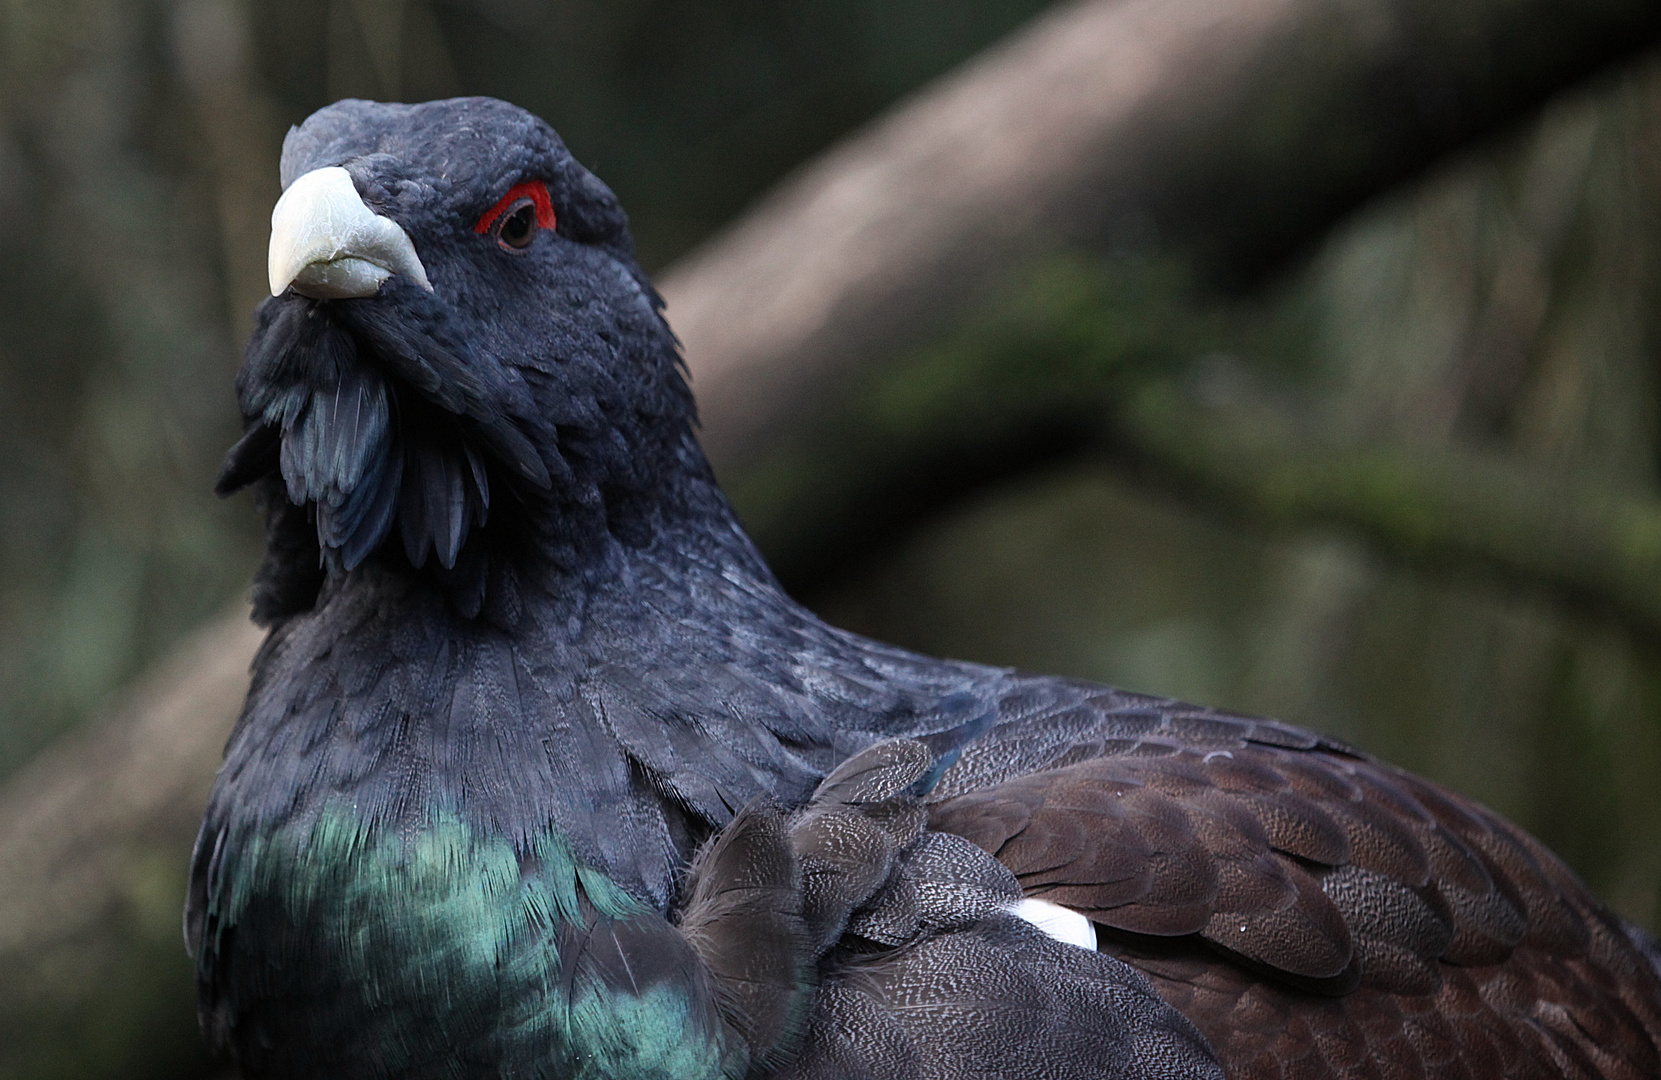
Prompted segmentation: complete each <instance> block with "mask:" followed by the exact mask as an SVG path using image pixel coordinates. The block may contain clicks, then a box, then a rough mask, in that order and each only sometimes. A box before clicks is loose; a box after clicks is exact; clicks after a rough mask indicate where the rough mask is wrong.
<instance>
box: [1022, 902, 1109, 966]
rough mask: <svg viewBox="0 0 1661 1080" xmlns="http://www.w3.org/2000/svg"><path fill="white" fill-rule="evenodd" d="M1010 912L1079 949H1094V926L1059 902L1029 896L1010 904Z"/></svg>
mask: <svg viewBox="0 0 1661 1080" xmlns="http://www.w3.org/2000/svg"><path fill="white" fill-rule="evenodd" d="M1009 911H1010V914H1012V915H1015V916H1016V917H1018V918H1022V919H1025V920H1026V921H1027V922H1029V923H1031V924H1032V925H1034V926H1036V927H1038V929H1040V930H1042V931H1044V933H1046V934H1048V935H1050V936H1051V937H1053V938H1055V939H1056V940H1057V941H1064V942H1066V943H1067V944H1068V945H1077V946H1078V947H1079V948H1081V949H1089V950H1090V951H1091V952H1095V950H1096V928H1095V927H1094V926H1092V925H1091V924H1090V920H1089V919H1086V918H1085V917H1084V916H1083V915H1080V914H1079V913H1078V912H1076V911H1071V910H1069V909H1067V908H1064V907H1062V906H1061V905H1060V904H1052V903H1050V902H1049V901H1048V900H1040V899H1038V898H1037V897H1035V896H1029V897H1027V898H1026V899H1024V900H1021V901H1020V902H1018V903H1016V904H1014V905H1012V906H1011V907H1010V909H1009Z"/></svg>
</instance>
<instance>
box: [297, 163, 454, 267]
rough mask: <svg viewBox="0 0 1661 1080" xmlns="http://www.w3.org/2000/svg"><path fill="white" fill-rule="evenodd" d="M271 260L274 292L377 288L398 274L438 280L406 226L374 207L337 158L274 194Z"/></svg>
mask: <svg viewBox="0 0 1661 1080" xmlns="http://www.w3.org/2000/svg"><path fill="white" fill-rule="evenodd" d="M266 268H267V270H268V272H269V273H270V276H271V295H272V296H279V295H281V294H282V292H283V290H284V289H288V288H291V287H292V288H293V289H294V291H295V292H297V293H300V294H301V295H302V296H310V297H314V298H316V299H319V300H338V299H344V298H346V297H361V296H374V295H375V294H376V293H377V292H379V291H380V288H381V283H382V282H383V281H385V280H386V279H387V278H389V277H391V276H392V275H393V274H407V275H408V276H409V277H410V278H412V279H413V280H414V281H415V282H416V284H418V285H420V286H421V287H422V288H423V289H426V290H427V291H428V292H431V291H432V288H433V286H432V283H431V282H430V281H428V280H427V270H426V267H424V266H422V265H421V259H420V257H419V256H417V255H416V254H415V245H414V244H413V243H411V242H410V238H409V234H408V233H406V232H404V230H403V229H402V228H401V227H400V226H399V225H398V223H397V222H396V221H393V220H392V219H391V218H388V217H382V216H381V215H380V214H377V213H375V212H374V211H373V210H371V209H369V207H368V206H367V205H366V204H365V203H364V201H363V199H362V198H361V197H360V196H359V195H358V191H357V188H356V187H355V186H353V184H352V177H351V174H349V173H348V172H347V171H346V170H345V169H343V168H341V167H340V166H338V165H331V166H329V167H328V168H324V169H313V170H312V171H311V172H309V173H306V174H305V175H304V176H301V177H299V178H298V179H297V180H295V181H294V183H292V184H290V185H288V190H287V191H285V192H283V196H282V198H280V199H278V200H277V205H276V207H275V208H273V209H272V211H271V250H270V255H269V259H268V261H267V264H266Z"/></svg>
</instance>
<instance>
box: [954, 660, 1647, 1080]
mask: <svg viewBox="0 0 1661 1080" xmlns="http://www.w3.org/2000/svg"><path fill="white" fill-rule="evenodd" d="M1052 685H1053V684H1052ZM1081 692H1082V691H1081ZM1033 696H1034V695H1032V694H1029V695H1028V697H1027V698H1024V699H1022V700H1021V701H1020V702H1018V703H1016V705H1015V707H1014V708H1013V709H1009V710H1008V711H1013V712H1016V713H1018V714H1021V715H1020V716H1019V717H1012V718H1011V720H1012V723H1011V724H1010V728H1009V730H1011V731H1012V732H1013V730H1014V729H1015V727H1016V723H1015V722H1016V721H1018V722H1019V723H1020V724H1022V725H1033V716H1032V714H1033V713H1035V712H1036V713H1042V712H1043V706H1044V704H1045V702H1043V701H1042V700H1037V701H1034V700H1032V698H1033ZM1049 704H1051V705H1052V706H1062V707H1061V708H1057V709H1056V710H1055V712H1054V715H1053V718H1049V722H1048V725H1047V726H1046V725H1045V723H1044V722H1043V720H1044V718H1040V722H1039V723H1038V724H1036V725H1034V726H1035V727H1037V728H1038V729H1039V730H1041V731H1043V732H1044V734H1042V735H1040V736H1039V737H1037V738H1033V737H1030V736H1023V737H1022V738H1023V739H1024V740H1025V741H1023V742H1022V744H1021V745H1019V746H1017V747H1015V748H1014V749H1013V752H1008V751H1010V749H1011V748H1010V747H1009V746H1008V745H1007V744H1006V745H995V746H994V747H988V749H987V750H986V751H985V752H981V753H976V752H975V751H976V748H971V750H970V751H969V752H966V753H965V755H964V759H963V760H962V761H960V762H959V763H958V764H957V765H956V766H954V767H953V769H951V770H949V771H948V772H947V773H946V775H945V777H944V778H943V780H942V783H941V786H940V788H939V795H938V796H937V797H938V798H939V799H940V801H938V802H937V803H936V804H935V805H934V807H933V808H932V812H931V820H930V824H931V827H933V828H935V829H938V830H941V831H944V832H950V833H956V834H957V835H959V836H963V837H965V838H967V839H969V840H971V841H973V842H974V843H976V844H977V845H979V846H980V847H982V848H983V849H985V850H986V851H989V852H991V853H992V854H994V855H996V856H997V857H998V859H999V860H1000V861H1001V862H1003V863H1004V864H1005V865H1006V866H1008V867H1009V868H1010V869H1011V870H1012V871H1014V872H1015V874H1016V876H1017V878H1018V879H1019V880H1020V882H1021V885H1022V888H1023V889H1024V890H1025V891H1026V892H1027V894H1028V895H1035V896H1042V897H1044V898H1045V899H1048V900H1052V901H1054V902H1056V903H1059V904H1062V905H1065V906H1067V907H1071V908H1073V909H1075V910H1078V911H1081V912H1083V913H1084V914H1086V915H1087V916H1089V918H1090V919H1091V920H1092V921H1093V922H1095V923H1096V924H1097V926H1098V927H1099V929H1100V938H1101V945H1102V948H1103V949H1104V950H1105V951H1108V952H1111V953H1114V954H1116V955H1118V956H1120V957H1121V958H1123V959H1125V960H1127V961H1130V962H1132V963H1134V964H1136V965H1137V966H1139V967H1141V968H1143V969H1144V970H1145V971H1147V972H1148V973H1149V975H1150V976H1151V977H1152V978H1153V980H1154V983H1155V985H1156V987H1157V988H1158V989H1159V991H1160V993H1161V994H1162V995H1163V996H1164V997H1165V998H1166V999H1167V1000H1168V1001H1170V1002H1171V1003H1172V1004H1173V1005H1175V1006H1176V1007H1177V1008H1178V1009H1179V1010H1180V1011H1182V1012H1183V1013H1184V1014H1186V1015H1187V1016H1188V1017H1189V1018H1190V1019H1191V1020H1193V1021H1194V1022H1195V1023H1196V1024H1197V1025H1198V1026H1199V1027H1200V1029H1201V1030H1202V1031H1203V1032H1204V1033H1205V1034H1206V1036H1207V1037H1208V1038H1209V1039H1210V1040H1211V1041H1212V1044H1213V1046H1214V1047H1215V1048H1216V1050H1217V1052H1218V1053H1219V1054H1220V1055H1221V1056H1222V1059H1223V1061H1224V1063H1225V1065H1226V1066H1227V1067H1228V1069H1229V1074H1230V1076H1231V1077H1234V1078H1235V1080H1247V1078H1251V1080H1256V1078H1259V1077H1261V1078H1265V1080H1267V1078H1273V1077H1287V1078H1291V1077H1306V1078H1311V1080H1315V1078H1328V1077H1333V1078H1336V1077H1358V1078H1359V1077H1378V1078H1381V1080H1396V1078H1407V1077H1462V1078H1467V1080H1488V1078H1499V1077H1506V1078H1510V1077H1518V1078H1521V1077H1532V1076H1541V1077H1582V1076H1584V1077H1588V1078H1590V1077H1622V1078H1625V1077H1631V1078H1633V1080H1637V1078H1639V1077H1647V1078H1655V1077H1661V980H1658V979H1657V976H1656V972H1655V969H1654V968H1653V966H1652V965H1651V964H1650V963H1649V961H1648V960H1647V959H1646V958H1645V957H1644V956H1643V954H1642V953H1641V952H1640V951H1639V949H1638V947H1637V946H1636V945H1635V944H1634V943H1633V942H1632V940H1631V939H1630V938H1629V937H1628V936H1627V935H1626V934H1625V933H1624V932H1623V931H1622V929H1621V927H1620V925H1619V924H1618V923H1617V922H1616V920H1615V919H1614V918H1613V916H1611V915H1610V914H1609V913H1608V912H1607V911H1606V910H1604V909H1603V908H1602V907H1601V906H1600V905H1599V904H1598V902H1597V901H1596V900H1595V899H1594V898H1593V897H1592V896H1591V895H1590V894H1589V893H1588V892H1587V891H1586V889H1585V888H1584V886H1582V885H1581V884H1580V882H1579V881H1578V880H1576V879H1575V877H1574V875H1573V874H1572V873H1570V872H1569V871H1568V870H1567V869H1566V868H1565V867H1564V866H1563V865H1562V863H1561V862H1559V861H1558V860H1557V859H1556V858H1555V857H1554V856H1552V855H1551V854H1550V853H1549V852H1547V851H1546V850H1545V849H1544V848H1543V847H1542V846H1541V845H1540V844H1539V843H1538V842H1536V841H1534V840H1533V839H1532V838H1531V837H1529V836H1527V835H1526V834H1525V833H1523V832H1522V831H1521V830H1518V829H1516V828H1515V827H1513V826H1511V825H1510V824H1508V823H1506V822H1505V821H1503V820H1502V819H1500V818H1499V817H1497V816H1496V815H1494V814H1492V813H1490V812H1489V811H1487V810H1485V809H1483V808H1482V807H1480V806H1477V805H1475V804H1474V803H1471V802H1470V801H1468V800H1465V799H1463V798H1461V797H1460V796H1458V795H1455V794H1453V793H1451V792H1448V791H1446V790H1444V789H1442V788H1440V787H1437V786H1436V785H1434V784H1432V783H1430V782H1429V781H1425V780H1422V779H1419V778H1417V777H1414V776H1411V775H1408V774H1406V773H1403V772H1400V771H1398V770H1395V769H1392V768H1390V767H1389V766H1386V765H1383V764H1381V763H1378V762H1375V761H1373V760H1371V759H1369V758H1367V757H1365V756H1364V755H1361V754H1358V753H1356V752H1354V751H1351V750H1348V749H1347V748H1345V747H1342V746H1340V745H1338V744H1334V743H1329V742H1325V741H1323V740H1320V739H1318V738H1316V737H1315V736H1312V735H1308V734H1307V733H1304V732H1299V731H1297V730H1296V729H1291V728H1285V727H1282V726H1280V725H1276V724H1272V723H1269V722H1266V721H1251V720H1245V719H1240V718H1234V717H1229V716H1224V715H1220V714H1215V713H1209V712H1204V711H1201V710H1186V711H1182V709H1181V707H1176V706H1172V705H1170V703H1158V702H1149V701H1148V699H1126V698H1123V697H1114V698H1112V699H1110V700H1109V701H1104V702H1094V701H1086V702H1079V701H1076V700H1075V701H1067V700H1066V699H1065V695H1062V700H1059V701H1051V702H1050V703H1049ZM1109 704H1110V705H1111V706H1112V708H1108V707H1106V706H1107V705H1109ZM1092 705H1095V706H1096V708H1095V716H1096V719H1095V720H1094V721H1092V720H1091V719H1090V717H1089V716H1088V715H1081V712H1082V713H1088V712H1089V711H1090V706H1092ZM1160 706H1167V707H1164V708H1161V707H1160ZM1115 710H1116V711H1115ZM1029 730H1031V728H1029ZM1069 740H1070V741H1069ZM989 741H990V742H992V743H993V744H1000V743H1003V742H1004V741H1003V740H999V739H996V738H994V739H993V740H989ZM998 751H1005V752H1008V753H1006V756H1005V757H1004V758H1003V759H1002V761H1001V762H1000V759H999V757H998ZM1011 760H1013V761H1015V762H1016V763H1017V765H1018V766H1024V767H1025V768H1027V769H1029V770H1034V771H1025V772H1018V771H1016V770H1014V769H1012V768H1011V766H1010V765H1009V764H1008V762H1010V761H1011Z"/></svg>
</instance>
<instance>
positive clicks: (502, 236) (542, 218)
mask: <svg viewBox="0 0 1661 1080" xmlns="http://www.w3.org/2000/svg"><path fill="white" fill-rule="evenodd" d="M554 225H555V219H554V204H553V200H551V199H550V198H549V197H548V185H547V184H544V183H543V182H542V181H540V180H527V181H525V182H524V183H522V184H515V185H514V186H513V188H512V190H510V191H509V192H508V193H507V194H506V195H503V196H502V198H501V200H500V201H499V202H497V204H496V205H495V206H492V207H491V208H490V209H489V210H487V211H485V214H484V216H483V217H481V218H479V223H478V224H477V225H474V226H473V231H474V232H476V233H489V234H491V235H492V236H494V237H495V238H496V243H497V245H498V246H500V247H501V248H502V249H503V250H505V251H524V250H525V249H526V248H528V247H530V246H531V241H532V240H535V239H536V230H538V229H552V228H553V227H554Z"/></svg>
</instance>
